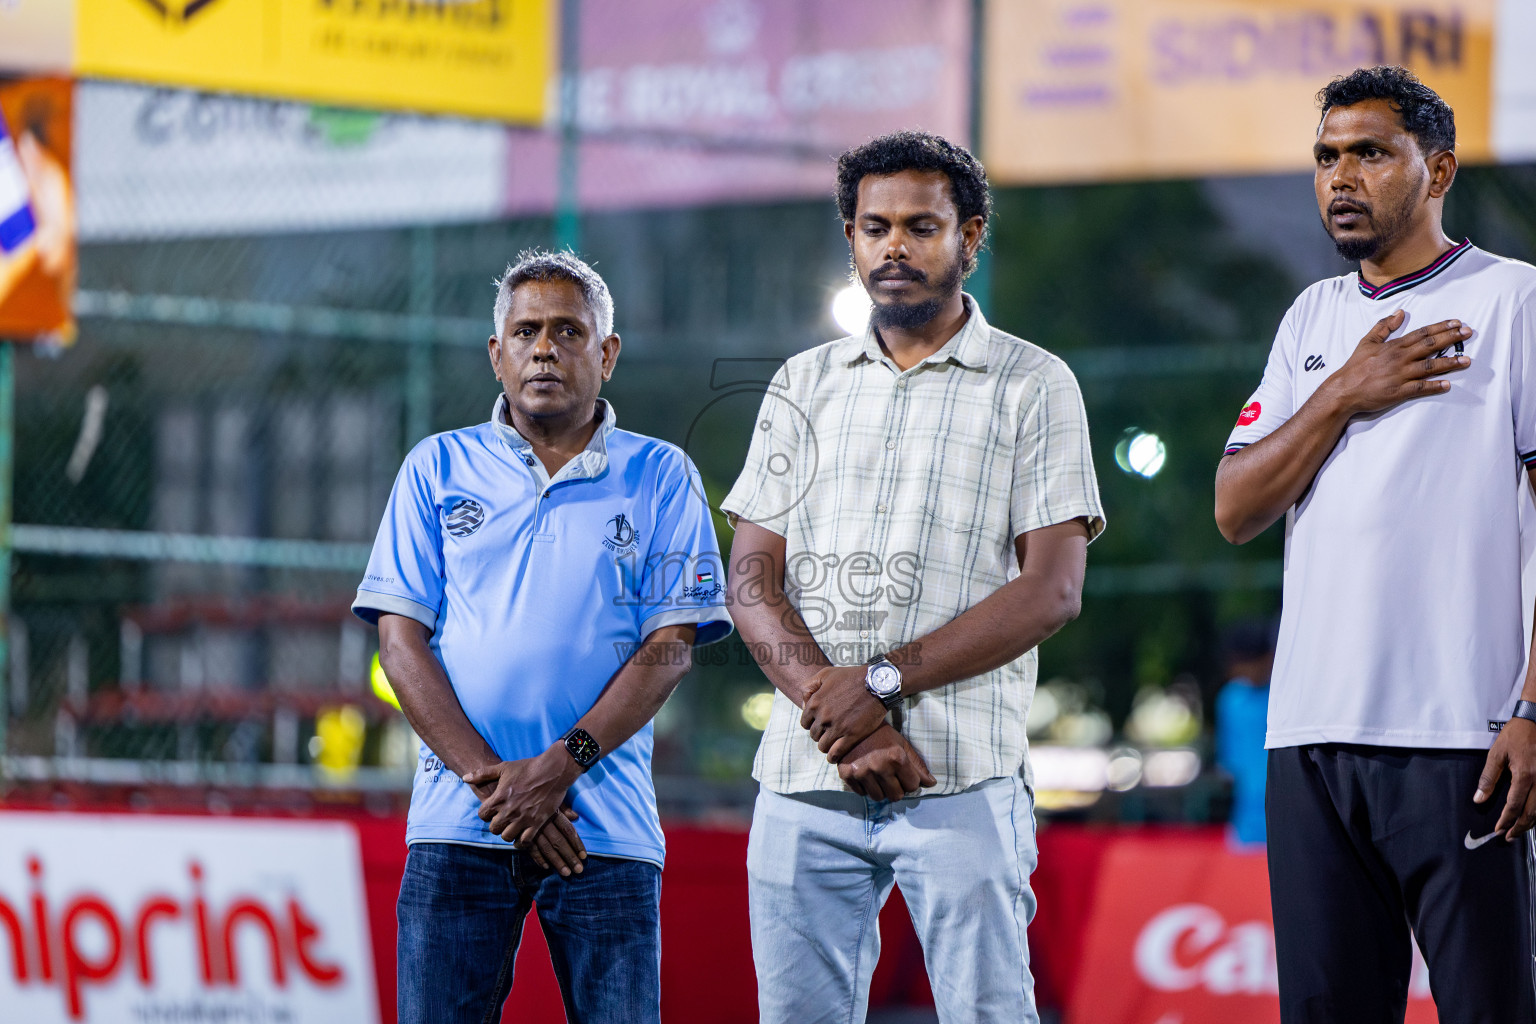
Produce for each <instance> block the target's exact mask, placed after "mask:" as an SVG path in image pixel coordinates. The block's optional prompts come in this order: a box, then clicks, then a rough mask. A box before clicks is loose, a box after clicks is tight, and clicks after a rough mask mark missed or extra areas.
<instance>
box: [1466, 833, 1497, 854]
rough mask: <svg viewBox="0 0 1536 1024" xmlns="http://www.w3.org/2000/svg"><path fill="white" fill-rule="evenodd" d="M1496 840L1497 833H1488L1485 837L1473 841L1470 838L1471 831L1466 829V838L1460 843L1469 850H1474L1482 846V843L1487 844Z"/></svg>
mask: <svg viewBox="0 0 1536 1024" xmlns="http://www.w3.org/2000/svg"><path fill="white" fill-rule="evenodd" d="M1497 838H1499V833H1497V832H1489V833H1488V834H1487V835H1485V836H1483V837H1482V838H1481V839H1473V838H1472V830H1471V829H1467V837H1466V838H1465V839H1463V840H1462V841H1461V844H1462V845H1463V846H1465V847H1466V848H1467V849H1469V850H1475V849H1477V848H1478V847H1479V846H1482V845H1483V844H1484V843H1486V842H1488V841H1489V840H1490V839H1497Z"/></svg>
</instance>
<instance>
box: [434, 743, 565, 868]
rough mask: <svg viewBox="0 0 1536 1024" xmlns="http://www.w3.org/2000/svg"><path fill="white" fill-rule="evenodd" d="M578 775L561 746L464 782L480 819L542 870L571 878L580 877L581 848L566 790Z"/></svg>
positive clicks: (476, 774)
mask: <svg viewBox="0 0 1536 1024" xmlns="http://www.w3.org/2000/svg"><path fill="white" fill-rule="evenodd" d="M580 774H581V771H580V768H579V767H578V766H577V764H576V762H575V761H574V760H573V759H572V758H571V756H570V754H568V753H566V751H565V749H564V747H562V746H560V745H558V744H557V745H556V746H553V747H550V748H549V749H548V750H546V751H545V752H544V753H542V754H540V755H538V756H537V757H530V758H527V759H524V760H521V761H501V762H498V763H497V764H493V765H489V766H487V767H484V768H479V769H477V770H475V771H472V772H469V773H467V774H466V775H465V776H464V781H465V782H466V783H467V784H468V785H469V786H470V788H471V789H473V790H474V793H475V795H476V796H478V797H479V798H480V811H479V814H480V820H481V821H484V822H486V823H487V824H488V825H489V826H490V829H491V831H492V832H495V833H496V834H498V835H500V836H501V838H503V839H505V840H506V841H507V842H509V843H511V844H512V845H513V846H514V847H516V848H517V849H520V850H527V851H528V853H529V855H530V856H532V857H533V860H534V863H536V864H538V865H539V866H540V867H542V868H549V869H552V870H555V871H559V872H560V874H562V875H565V876H570V875H571V874H580V873H581V870H582V868H581V862H582V860H583V859H585V858H586V856H587V851H586V847H585V846H583V845H582V842H581V839H580V838H579V837H578V836H577V835H576V829H575V828H574V827H573V826H572V824H571V822H573V821H575V820H576V819H577V818H578V817H579V815H577V813H576V811H575V810H574V809H573V808H571V807H570V806H568V805H567V801H566V791H567V790H569V789H570V788H571V784H572V783H573V782H575V781H576V778H577V777H578V776H579V775H580Z"/></svg>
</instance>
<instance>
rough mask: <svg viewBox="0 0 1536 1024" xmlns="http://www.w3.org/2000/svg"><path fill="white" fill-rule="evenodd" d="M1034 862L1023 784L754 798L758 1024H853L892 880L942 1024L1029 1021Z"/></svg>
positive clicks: (859, 1014) (864, 1005)
mask: <svg viewBox="0 0 1536 1024" xmlns="http://www.w3.org/2000/svg"><path fill="white" fill-rule="evenodd" d="M1038 859H1039V854H1038V851H1037V849H1036V847H1035V816H1034V799H1033V797H1032V796H1031V794H1030V792H1029V789H1028V788H1027V787H1026V786H1025V785H1024V783H1023V780H1021V779H1017V778H1012V779H991V780H989V781H987V782H983V783H980V784H979V785H976V786H972V787H971V788H970V789H967V790H965V791H964V792H962V793H955V794H952V795H949V796H920V797H913V798H911V799H907V800H898V801H896V802H894V803H892V802H890V801H885V800H869V799H866V798H864V797H861V796H856V795H855V794H853V793H847V792H844V793H832V792H825V793H822V792H817V793H796V794H792V795H782V794H779V793H770V792H769V791H767V790H766V789H765V790H762V791H761V792H760V793H759V794H758V797H757V806H756V808H755V809H754V811H753V814H752V835H751V839H750V840H749V842H748V844H747V878H748V893H749V898H750V903H751V912H752V958H753V960H754V961H755V962H756V964H757V998H758V1006H759V1009H760V1012H761V1021H762V1024H813V1022H815V1024H823V1022H824V1024H861V1022H862V1021H863V1020H864V1017H865V1013H866V1011H867V1010H868V1008H869V980H870V977H871V976H872V975H873V974H874V970H875V960H876V959H877V958H878V957H879V955H880V929H879V927H878V925H877V919H878V918H879V915H880V908H881V907H882V906H883V905H884V904H885V900H886V897H888V896H889V895H890V894H891V886H892V884H896V885H900V886H901V893H902V896H904V897H905V898H906V901H907V907H908V908H909V909H910V910H911V912H912V925H913V927H914V928H915V929H916V930H917V937H918V939H919V940H921V942H922V944H923V959H924V960H925V962H926V963H927V966H928V980H929V983H930V984H931V985H932V987H933V998H934V1003H935V1005H936V1008H937V1009H938V1013H939V1020H940V1021H941V1022H943V1024H971V1022H975V1024H982V1022H988V1024H991V1022H997V1024H1038V1021H1039V1018H1038V1016H1037V1015H1036V1013H1035V995H1034V989H1035V985H1034V978H1033V977H1032V976H1031V975H1030V973H1029V944H1028V942H1027V940H1026V939H1025V929H1026V927H1028V925H1029V922H1030V920H1031V919H1032V918H1033V917H1034V916H1035V895H1034V893H1033V892H1032V891H1031V890H1030V888H1029V876H1030V873H1031V872H1032V871H1034V869H1035V864H1036V862H1037V861H1038Z"/></svg>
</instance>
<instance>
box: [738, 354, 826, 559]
mask: <svg viewBox="0 0 1536 1024" xmlns="http://www.w3.org/2000/svg"><path fill="white" fill-rule="evenodd" d="M805 422H806V421H805V414H804V413H802V412H800V410H799V409H798V407H797V406H796V405H795V404H794V402H793V401H792V400H791V398H790V388H789V364H787V363H786V364H785V365H784V366H781V367H779V370H778V372H777V373H775V374H774V375H773V380H772V381H771V382H770V383H769V384H768V390H767V391H766V392H764V393H763V403H762V406H761V407H760V408H759V409H758V413H757V421H756V428H757V429H755V430H753V431H752V442H751V444H750V445H749V446H748V448H747V461H746V464H745V465H744V466H742V467H741V474H740V475H739V476H737V477H736V485H735V486H734V487H732V488H731V492H730V493H729V494H727V495H726V496H725V500H724V501H722V502H721V503H720V511H722V512H724V513H725V514H726V515H727V516H728V517H729V518H730V521H731V525H732V526H735V525H736V521H737V520H738V519H745V520H746V521H747V522H749V523H753V524H755V525H757V526H761V527H762V528H763V529H765V530H770V531H772V532H773V533H777V534H779V535H780V536H783V535H784V533H785V530H786V529H787V526H786V524H785V517H786V516H787V515H788V514H789V512H790V511H791V510H792V509H793V508H794V505H795V499H796V498H797V497H798V493H797V492H796V490H795V479H796V474H795V472H794V469H795V463H796V460H797V458H798V457H799V454H800V431H801V426H802V424H804V423H805Z"/></svg>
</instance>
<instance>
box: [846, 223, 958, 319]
mask: <svg viewBox="0 0 1536 1024" xmlns="http://www.w3.org/2000/svg"><path fill="white" fill-rule="evenodd" d="M887 268H892V269H889V270H888V269H887ZM877 275H878V276H877ZM964 278H965V243H964V242H962V243H961V244H960V247H959V248H958V249H957V250H956V252H955V258H954V260H953V261H951V262H950V264H949V265H948V266H946V267H945V268H944V269H943V271H942V272H941V273H940V274H939V277H938V280H937V281H936V282H935V284H934V285H933V290H934V291H935V292H937V294H936V295H933V296H931V297H929V298H926V299H918V300H917V301H915V302H901V301H899V300H898V301H896V302H874V304H873V308H872V309H871V310H870V313H869V318H870V321H871V322H872V323H873V324H874V325H875V327H876V328H877V329H881V330H894V331H911V330H916V329H917V328H919V327H922V326H923V325H924V324H927V323H930V322H932V320H933V318H934V317H936V316H938V315H939V313H940V312H941V311H942V310H943V309H944V305H945V303H947V302H948V301H949V300H950V299H952V298H954V296H955V293H956V292H958V291H959V290H960V282H961V281H962V280H963V279H964ZM889 280H906V281H917V282H918V283H919V284H921V283H924V282H926V281H927V280H928V275H927V274H926V273H924V272H923V271H921V270H918V269H916V268H914V267H909V266H907V265H906V264H904V263H899V264H894V265H893V264H890V263H882V264H881V265H880V266H878V267H876V268H875V269H874V270H872V271H870V272H869V277H868V279H867V280H865V282H864V290H865V291H867V292H869V293H870V298H871V300H873V298H874V294H875V282H876V281H889Z"/></svg>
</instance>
